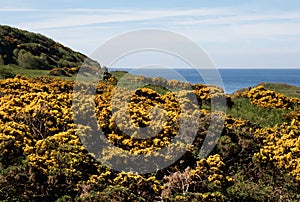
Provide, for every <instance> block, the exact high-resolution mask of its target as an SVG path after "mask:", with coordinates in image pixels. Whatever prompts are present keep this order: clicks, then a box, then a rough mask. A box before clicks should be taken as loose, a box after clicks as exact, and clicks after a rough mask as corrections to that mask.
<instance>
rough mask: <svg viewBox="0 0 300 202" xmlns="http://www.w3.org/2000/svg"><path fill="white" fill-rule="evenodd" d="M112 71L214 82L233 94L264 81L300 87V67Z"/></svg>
mask: <svg viewBox="0 0 300 202" xmlns="http://www.w3.org/2000/svg"><path fill="white" fill-rule="evenodd" d="M109 70H110V71H115V70H124V71H127V72H128V73H130V74H133V75H143V76H146V77H163V78H166V79H168V80H180V81H185V82H190V83H192V84H197V83H204V84H214V85H217V86H219V87H221V88H223V89H224V91H225V93H227V94H231V93H233V92H235V91H237V90H239V89H242V88H247V87H253V86H256V85H258V84H260V83H262V82H271V83H285V84H289V85H294V86H299V87H300V69H213V70H210V69H198V70H197V69H186V68H185V69H167V68H166V69H158V68H153V69H150V68H148V69H144V68H140V69H130V68H110V69H109Z"/></svg>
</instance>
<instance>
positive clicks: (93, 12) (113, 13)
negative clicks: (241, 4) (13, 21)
mask: <svg viewBox="0 0 300 202" xmlns="http://www.w3.org/2000/svg"><path fill="white" fill-rule="evenodd" d="M46 12H47V11H46ZM48 12H49V18H48V19H45V20H38V21H35V22H26V23H24V24H20V25H19V26H20V27H28V28H31V29H49V28H60V27H73V26H85V25H92V24H101V23H120V22H133V21H147V20H157V21H159V20H161V19H163V18H176V17H184V16H186V17H188V16H212V15H215V14H216V13H218V14H221V15H222V14H224V15H225V14H227V15H228V14H229V13H230V12H231V11H230V10H229V9H190V10H122V9H121V10H116V9H108V10H106V9H68V10H49V11H48ZM72 12H78V13H79V14H72ZM53 15H55V16H58V17H53Z"/></svg>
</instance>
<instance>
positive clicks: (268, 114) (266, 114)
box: [227, 98, 291, 127]
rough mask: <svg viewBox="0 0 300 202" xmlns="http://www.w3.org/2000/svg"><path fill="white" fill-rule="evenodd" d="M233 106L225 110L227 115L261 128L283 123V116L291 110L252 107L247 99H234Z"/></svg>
mask: <svg viewBox="0 0 300 202" xmlns="http://www.w3.org/2000/svg"><path fill="white" fill-rule="evenodd" d="M233 101H234V105H233V107H231V108H228V109H227V114H229V115H231V116H232V117H234V118H242V119H245V120H249V121H251V122H252V123H256V124H259V125H261V126H263V127H273V126H275V125H276V124H281V123H283V121H284V118H283V114H286V113H289V112H290V111H291V110H283V109H271V108H265V107H260V106H257V105H253V104H251V103H250V100H249V99H248V98H235V99H234V100H233Z"/></svg>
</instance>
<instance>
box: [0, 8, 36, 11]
mask: <svg viewBox="0 0 300 202" xmlns="http://www.w3.org/2000/svg"><path fill="white" fill-rule="evenodd" d="M33 11H39V10H38V9H34V8H0V12H33Z"/></svg>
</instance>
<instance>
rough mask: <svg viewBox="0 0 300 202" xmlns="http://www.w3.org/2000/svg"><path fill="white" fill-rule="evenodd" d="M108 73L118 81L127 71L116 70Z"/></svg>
mask: <svg viewBox="0 0 300 202" xmlns="http://www.w3.org/2000/svg"><path fill="white" fill-rule="evenodd" d="M109 73H111V74H112V75H113V76H114V77H115V78H116V79H117V80H120V79H121V78H122V77H123V76H124V75H125V74H127V73H128V72H127V71H120V70H116V71H111V72H109Z"/></svg>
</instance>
